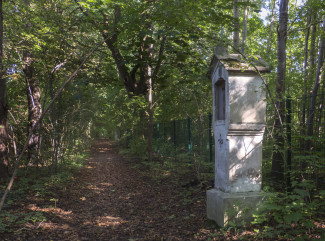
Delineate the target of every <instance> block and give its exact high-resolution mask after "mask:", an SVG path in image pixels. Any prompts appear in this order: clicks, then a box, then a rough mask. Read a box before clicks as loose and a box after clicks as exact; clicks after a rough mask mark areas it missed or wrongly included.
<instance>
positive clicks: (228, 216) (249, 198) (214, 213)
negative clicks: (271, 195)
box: [207, 188, 263, 227]
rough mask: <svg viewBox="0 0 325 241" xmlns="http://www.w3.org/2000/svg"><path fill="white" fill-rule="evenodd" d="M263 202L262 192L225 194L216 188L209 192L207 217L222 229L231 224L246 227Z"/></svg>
mask: <svg viewBox="0 0 325 241" xmlns="http://www.w3.org/2000/svg"><path fill="white" fill-rule="evenodd" d="M262 200H263V193H262V192H245V193H239V192H237V193H225V192H222V191H220V190H217V189H215V188H214V189H211V190H208V191H207V217H208V219H210V220H213V221H215V222H216V223H217V225H218V226H220V227H224V226H227V225H229V222H231V223H232V224H235V225H237V226H246V225H248V224H249V222H250V221H253V215H252V214H253V212H254V211H255V210H257V208H258V206H259V204H260V203H261V202H262Z"/></svg>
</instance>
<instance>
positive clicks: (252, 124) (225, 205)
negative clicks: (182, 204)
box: [207, 53, 269, 227]
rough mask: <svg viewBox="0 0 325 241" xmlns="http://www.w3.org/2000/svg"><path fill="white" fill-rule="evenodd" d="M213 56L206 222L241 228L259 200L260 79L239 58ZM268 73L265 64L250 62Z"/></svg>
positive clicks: (262, 105)
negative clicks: (211, 170)
mask: <svg viewBox="0 0 325 241" xmlns="http://www.w3.org/2000/svg"><path fill="white" fill-rule="evenodd" d="M221 54H223V55H217V54H215V55H214V57H213V60H212V63H211V66H210V71H209V75H210V77H211V79H212V95H213V120H212V123H213V131H214V139H215V186H214V188H213V189H211V190H208V191H207V216H208V219H211V220H214V221H215V222H216V223H217V224H218V225H219V226H221V227H223V226H225V225H227V224H228V223H229V222H232V223H235V224H236V225H244V224H245V223H244V222H248V221H251V220H252V212H253V211H254V209H256V207H257V206H258V203H260V202H261V200H262V195H261V184H262V176H261V174H262V140H263V134H264V128H265V121H266V120H265V111H266V101H265V92H264V88H263V87H264V86H263V82H262V79H261V78H260V76H259V75H258V74H257V73H256V71H255V68H254V67H252V66H250V65H249V64H248V63H245V62H244V61H242V60H241V58H240V55H238V54H227V53H221ZM252 62H253V63H254V65H255V67H257V69H258V70H259V71H260V72H262V73H263V72H269V69H268V67H267V65H266V64H265V62H264V61H262V60H261V59H260V58H259V57H256V58H255V59H254V60H253V61H252Z"/></svg>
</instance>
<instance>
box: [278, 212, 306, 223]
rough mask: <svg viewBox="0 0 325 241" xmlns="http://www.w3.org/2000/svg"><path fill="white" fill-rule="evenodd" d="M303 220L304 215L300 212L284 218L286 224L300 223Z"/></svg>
mask: <svg viewBox="0 0 325 241" xmlns="http://www.w3.org/2000/svg"><path fill="white" fill-rule="evenodd" d="M302 218H303V215H302V214H301V213H299V212H294V213H290V214H287V215H285V216H284V217H283V219H284V221H285V222H286V223H292V222H298V221H300V220H301V219H302Z"/></svg>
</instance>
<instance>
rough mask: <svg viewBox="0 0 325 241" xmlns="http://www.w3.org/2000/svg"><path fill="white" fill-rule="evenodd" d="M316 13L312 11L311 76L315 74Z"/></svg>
mask: <svg viewBox="0 0 325 241" xmlns="http://www.w3.org/2000/svg"><path fill="white" fill-rule="evenodd" d="M315 14H316V13H312V16H311V23H312V25H311V33H310V52H309V69H310V71H309V73H310V76H314V73H315V54H316V31H317V25H316V24H315V23H314V22H315V19H316V17H315Z"/></svg>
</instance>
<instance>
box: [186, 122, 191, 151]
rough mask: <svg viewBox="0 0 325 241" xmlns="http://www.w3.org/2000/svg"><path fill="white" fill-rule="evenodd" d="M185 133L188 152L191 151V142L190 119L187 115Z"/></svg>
mask: <svg viewBox="0 0 325 241" xmlns="http://www.w3.org/2000/svg"><path fill="white" fill-rule="evenodd" d="M187 134H188V154H190V153H191V150H192V142H191V119H190V117H189V116H188V117H187Z"/></svg>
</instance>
